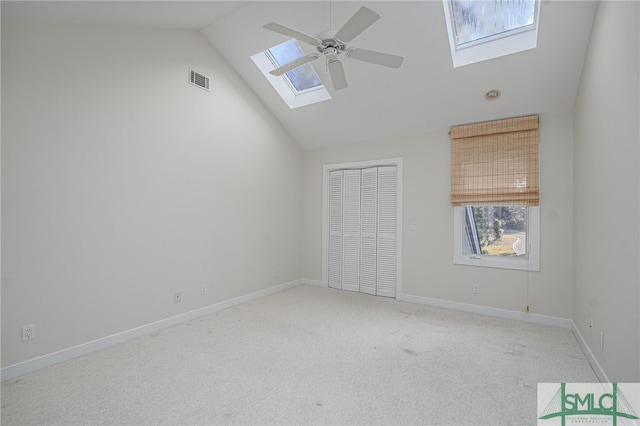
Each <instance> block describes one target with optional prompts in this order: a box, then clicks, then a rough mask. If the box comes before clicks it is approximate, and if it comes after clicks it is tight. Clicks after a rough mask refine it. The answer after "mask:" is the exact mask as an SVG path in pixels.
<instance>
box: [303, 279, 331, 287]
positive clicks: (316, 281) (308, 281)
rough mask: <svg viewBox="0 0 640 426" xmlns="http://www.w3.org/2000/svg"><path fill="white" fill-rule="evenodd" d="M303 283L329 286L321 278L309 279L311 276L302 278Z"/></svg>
mask: <svg viewBox="0 0 640 426" xmlns="http://www.w3.org/2000/svg"><path fill="white" fill-rule="evenodd" d="M302 284H305V285H315V286H317V287H327V286H326V285H324V284H323V283H322V281H320V280H311V279H309V278H303V279H302Z"/></svg>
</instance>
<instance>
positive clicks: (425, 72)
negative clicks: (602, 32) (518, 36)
mask: <svg viewBox="0 0 640 426" xmlns="http://www.w3.org/2000/svg"><path fill="white" fill-rule="evenodd" d="M330 6H332V7H330ZM361 6H367V7H368V8H370V9H372V10H374V11H375V12H377V13H378V14H380V15H381V16H382V19H380V20H379V21H377V22H376V23H374V24H373V25H372V26H371V27H370V28H368V29H367V30H366V31H365V32H363V33H362V34H361V35H359V36H358V37H356V38H355V39H354V40H353V41H352V43H350V45H351V46H356V47H361V48H365V49H371V50H377V51H381V52H388V53H394V54H397V55H402V56H404V57H405V61H404V63H403V64H402V66H401V67H400V68H399V69H397V70H396V69H391V68H385V67H380V66H377V65H373V64H368V63H365V62H360V61H355V60H350V59H349V58H346V59H344V61H343V62H344V69H345V73H346V76H347V79H348V82H349V87H348V88H347V89H346V90H341V91H337V92H336V91H333V89H332V88H331V84H330V80H329V76H328V74H327V72H326V69H325V63H324V61H321V60H318V61H314V62H313V63H312V64H313V66H314V67H315V69H316V71H317V73H318V74H319V76H320V78H321V79H322V80H323V81H324V82H325V85H326V86H327V88H328V90H329V92H330V94H331V96H332V99H331V100H328V101H324V102H320V103H317V104H313V105H309V106H306V107H301V108H296V109H289V107H288V106H287V105H286V104H285V103H284V102H283V100H282V99H281V98H280V96H279V95H278V94H277V93H276V92H275V90H274V89H273V87H272V86H271V85H270V84H269V83H268V82H267V80H266V79H265V77H264V76H263V75H262V73H261V72H260V71H259V70H258V68H257V67H256V66H255V65H254V63H253V62H252V60H251V59H250V56H251V55H253V54H255V53H257V52H260V51H263V50H265V49H267V48H269V47H272V46H274V45H276V44H279V43H282V42H283V41H286V39H287V38H286V37H285V36H282V35H279V34H277V33H274V32H272V31H268V30H265V29H264V28H263V25H264V24H266V23H267V22H272V21H275V22H279V23H281V24H284V25H286V26H289V27H292V28H295V29H297V30H300V31H302V32H305V33H307V34H310V35H314V36H315V35H317V34H318V33H320V32H321V31H323V30H326V29H329V27H330V23H331V22H333V27H334V29H337V28H340V27H341V26H342V25H343V24H344V23H345V22H346V20H347V19H349V18H350V17H351V16H352V15H353V14H354V13H355V12H356V11H357V10H358V9H359V8H360V7H361ZM595 9H596V3H595V2H583V1H557V0H552V1H543V2H542V4H541V12H540V29H539V35H538V47H537V48H536V49H532V50H528V51H524V52H520V53H516V54H512V55H508V56H504V57H501V58H497V59H492V60H489V61H484V62H480V63H476V64H472V65H467V66H463V67H459V68H454V67H453V65H452V60H451V53H450V50H449V42H448V38H447V29H446V26H445V18H444V13H443V3H442V2H441V1H439V0H433V1H334V2H333V4H332V5H330V3H329V1H318V2H316V1H282V2H273V1H252V2H247V1H233V2H223V1H215V2H207V1H196V2H188V1H187V2H164V1H160V2H155V1H144V2H93V1H88V2H55V1H46V2H5V1H3V2H2V19H3V20H5V19H12V20H25V21H26V20H28V21H33V22H58V23H64V24H67V23H68V24H73V23H84V24H86V23H88V24H95V25H127V26H137V27H145V28H172V29H193V30H200V31H202V33H203V34H204V36H205V37H206V38H207V39H208V40H209V41H210V42H211V44H212V45H213V46H214V47H215V48H216V49H217V50H218V51H219V52H220V53H221V54H222V56H223V57H224V58H225V59H226V60H227V61H228V63H229V64H230V65H231V66H232V67H233V68H234V69H235V70H236V71H237V73H238V74H239V75H240V76H241V77H242V79H243V80H244V81H245V82H246V83H247V85H248V86H249V87H250V88H251V89H252V90H253V91H254V92H255V93H256V95H257V96H258V97H259V98H260V99H261V100H262V102H264V104H265V105H266V106H267V107H268V108H269V109H270V110H271V111H272V113H273V114H274V116H275V117H276V118H277V119H278V120H279V121H280V122H281V123H282V124H283V125H284V127H285V128H286V129H287V130H288V131H289V133H290V134H291V135H292V137H293V138H294V139H295V140H296V141H297V142H298V143H299V144H300V146H301V147H302V148H303V149H305V150H309V149H318V148H322V147H327V146H334V145H339V144H345V143H351V142H361V141H370V140H379V139H392V138H396V137H403V136H409V135H417V134H423V133H430V132H445V133H446V132H447V131H448V129H449V127H450V126H452V125H456V124H463V123H470V122H478V121H485V120H492V119H498V118H507V117H514V116H520V115H527V114H541V115H545V114H557V113H567V112H568V111H571V109H572V108H573V103H574V100H575V96H576V91H577V88H578V83H579V80H580V75H581V71H582V65H583V62H584V56H585V52H586V48H587V45H588V42H589V36H590V32H591V26H592V22H593V17H594V13H595ZM331 10H333V16H330V15H331V14H330V11H331ZM302 47H303V49H304V50H305V53H310V52H313V51H314V50H313V49H314V48H313V47H312V46H308V45H305V44H302ZM491 89H499V90H500V91H501V92H502V96H501V97H500V98H499V99H498V100H495V101H487V100H486V99H485V98H484V94H485V93H486V92H487V91H489V90H491Z"/></svg>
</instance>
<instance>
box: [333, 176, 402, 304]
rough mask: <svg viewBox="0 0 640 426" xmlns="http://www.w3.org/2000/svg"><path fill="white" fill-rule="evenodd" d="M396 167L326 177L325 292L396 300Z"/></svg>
mask: <svg viewBox="0 0 640 426" xmlns="http://www.w3.org/2000/svg"><path fill="white" fill-rule="evenodd" d="M396 222H397V175H396V167H395V166H385V167H371V168H366V169H361V170H360V169H357V170H335V171H331V172H329V256H328V263H329V264H328V268H329V287H333V288H338V289H342V290H349V291H360V292H362V293H368V294H373V295H379V296H388V297H395V290H396V265H397V259H396V255H397V253H396V237H397V235H396V231H397V230H396Z"/></svg>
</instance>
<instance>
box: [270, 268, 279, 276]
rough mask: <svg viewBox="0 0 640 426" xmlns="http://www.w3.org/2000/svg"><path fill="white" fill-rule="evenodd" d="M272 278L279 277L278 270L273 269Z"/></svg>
mask: <svg viewBox="0 0 640 426" xmlns="http://www.w3.org/2000/svg"><path fill="white" fill-rule="evenodd" d="M271 278H278V270H277V269H274V270H273V271H271Z"/></svg>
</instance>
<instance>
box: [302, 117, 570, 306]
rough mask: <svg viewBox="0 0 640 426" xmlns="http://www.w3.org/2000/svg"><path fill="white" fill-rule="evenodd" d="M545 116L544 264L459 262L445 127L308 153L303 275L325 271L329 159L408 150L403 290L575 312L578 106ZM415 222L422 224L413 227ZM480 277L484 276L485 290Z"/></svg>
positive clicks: (457, 299)
mask: <svg viewBox="0 0 640 426" xmlns="http://www.w3.org/2000/svg"><path fill="white" fill-rule="evenodd" d="M532 113H535V111H532ZM505 118H506V117H505ZM540 120H541V124H540V157H541V158H540V162H541V170H542V173H541V182H540V186H541V207H540V208H541V219H540V222H541V270H540V272H527V271H515V270H505V269H494V268H479V267H475V266H463V265H454V264H453V207H451V204H450V197H449V192H450V143H449V136H448V134H446V133H444V134H426V135H420V136H415V137H411V138H403V139H397V140H387V141H380V142H371V143H366V144H353V145H347V146H342V147H336V148H328V149H323V150H317V151H309V152H305V153H304V172H303V173H304V189H305V193H304V213H303V214H304V218H303V229H304V242H303V247H304V252H303V258H302V261H303V264H302V271H303V274H304V277H305V278H309V279H314V280H320V279H321V276H322V271H321V267H322V266H321V251H322V238H321V237H322V229H321V224H322V220H321V218H322V166H323V165H324V164H334V163H343V162H354V161H361V160H373V159H383V158H391V157H403V159H404V160H403V168H404V178H403V179H404V180H403V187H404V206H403V224H404V230H403V254H404V256H403V284H402V286H403V288H402V291H403V293H405V294H408V295H413V296H419V297H425V298H432V299H441V300H447V301H451V302H458V303H467V304H474V305H480V306H484V307H490V308H498V309H505V310H511V311H519V312H524V311H525V309H526V305H527V304H529V305H530V308H531V313H534V314H539V315H546V316H551V317H558V318H564V319H568V318H571V250H572V235H571V208H572V205H571V191H572V187H571V146H572V145H571V142H572V128H571V113H570V112H567V113H566V114H565V115H563V116H555V117H551V116H544V115H542V116H541V117H540ZM454 124H459V123H452V125H454ZM410 222H416V227H417V230H415V231H411V230H409V223H410ZM474 283H477V284H480V287H481V292H480V294H478V295H474V294H473V292H472V284H474Z"/></svg>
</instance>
